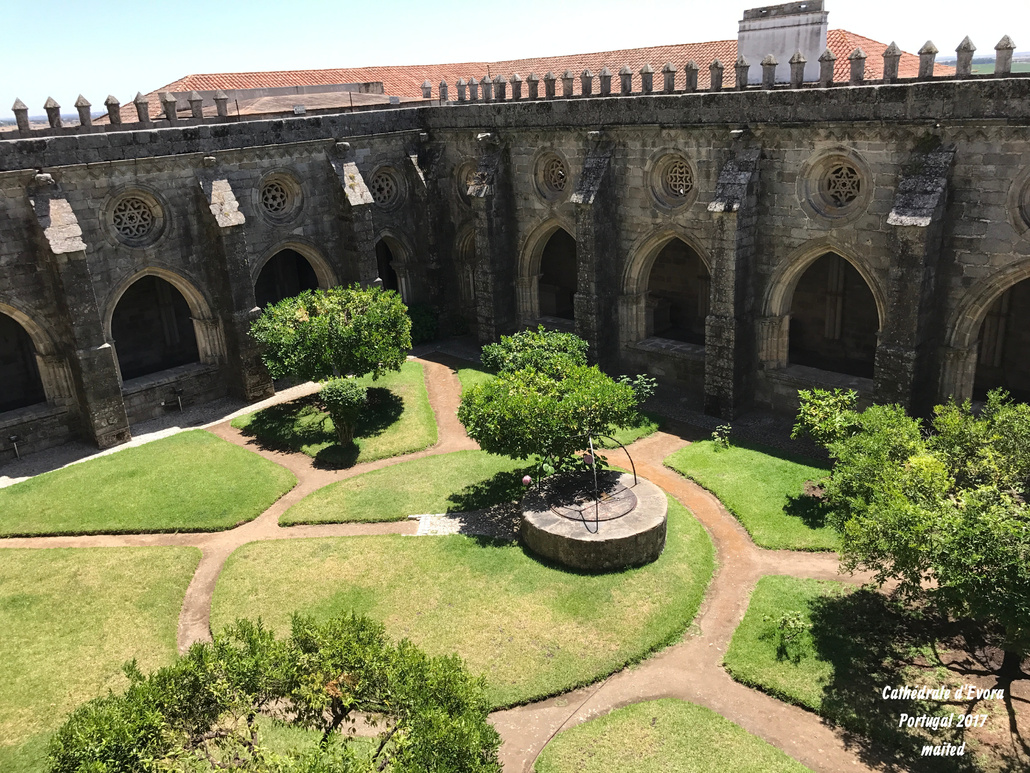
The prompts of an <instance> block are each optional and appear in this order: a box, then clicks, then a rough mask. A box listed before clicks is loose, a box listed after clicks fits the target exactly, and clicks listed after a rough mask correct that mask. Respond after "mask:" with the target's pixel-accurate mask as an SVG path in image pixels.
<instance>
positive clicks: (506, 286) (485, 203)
mask: <svg viewBox="0 0 1030 773" xmlns="http://www.w3.org/2000/svg"><path fill="white" fill-rule="evenodd" d="M550 83H551V86H552V88H553V81H551V82H550ZM479 148H480V154H479V161H478V166H477V169H476V177H475V182H473V184H472V185H471V186H469V197H470V198H471V200H472V209H473V211H474V213H475V230H476V254H477V256H478V260H479V270H478V271H477V272H476V280H475V281H476V307H477V308H476V312H477V321H478V327H477V333H478V335H479V340H480V342H482V343H488V342H490V341H496V340H497V339H498V338H499V337H500V336H501V335H502V334H507V333H512V332H514V331H515V329H516V326H517V315H516V307H515V293H513V292H512V288H513V286H514V285H515V274H516V272H515V265H516V262H517V259H518V256H517V255H516V254H515V230H516V229H515V222H516V221H515V203H514V196H513V194H512V189H511V173H510V169H511V161H510V159H509V155H508V149H507V148H506V147H504V145H503V144H502V143H501V142H500V141H499V139H498V138H497V136H496V135H495V134H491V133H485V134H482V135H480V137H479Z"/></svg>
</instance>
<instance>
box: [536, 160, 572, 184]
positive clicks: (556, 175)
mask: <svg viewBox="0 0 1030 773" xmlns="http://www.w3.org/2000/svg"><path fill="white" fill-rule="evenodd" d="M540 175H541V178H542V182H543V184H544V188H546V189H547V190H548V191H550V192H551V193H561V192H562V191H564V190H565V184H566V182H568V179H569V175H568V172H567V171H566V170H565V162H564V161H562V160H561V159H560V158H558V156H551V157H549V158H548V159H547V160H546V161H544V165H543V168H542V169H541V170H540Z"/></svg>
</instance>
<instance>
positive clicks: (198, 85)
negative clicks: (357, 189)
mask: <svg viewBox="0 0 1030 773" xmlns="http://www.w3.org/2000/svg"><path fill="white" fill-rule="evenodd" d="M826 42H827V47H828V48H829V49H830V50H831V51H833V53H834V54H836V56H837V61H836V64H835V66H834V80H836V81H843V82H847V80H848V78H849V74H850V63H849V61H848V56H849V55H850V54H851V52H852V51H854V50H855V49H856V48H859V47H860V48H861V49H862V50H863V51H864V52H865V54H866V57H867V59H866V78H867V79H868V80H879V79H880V78H882V77H883V52H884V50H885V49H886V48H887V44H886V43H880V42H878V41H875V40H871V39H870V38H866V37H863V36H861V35H856V34H855V33H853V32H849V31H847V30H830V31H829V32H828V33H827V41H826ZM714 59H719V60H720V61H721V62H722V64H723V65H724V66H725V67H726V74H725V76H724V81H723V83H724V86H725V87H726V88H730V87H732V84H733V65H734V63H735V62H736V59H737V41H736V40H715V41H710V42H707V43H680V44H675V45H668V46H651V47H649V48H626V49H619V50H616V51H600V52H596V53H589V54H567V55H564V56H550V57H536V58H530V59H507V60H502V61H497V62H457V63H451V64H426V65H399V66H395V67H389V66H387V67H348V68H340V69H327V70H274V71H270V72H236V73H205V74H194V75H187V76H186V77H184V78H180V79H179V80H177V81H174V82H172V83H169V84H168V85H166V86H162V87H161V88H159V89H155V90H154V91H152V92H150V93H149V94H147V95H146V96H147V99H148V100H149V101H150V113H151V116H152V117H155V118H156V117H158V116H160V115H161V114H162V112H161V104H160V101H159V100H158V98H157V95H158V94H159V93H161V92H163V91H175V92H183V91H193V90H196V91H207V90H214V89H225V90H230V89H255V88H268V87H284V86H285V87H289V86H322V85H333V84H340V83H366V82H377V81H381V82H382V84H383V90H384V91H385V93H386V94H389V95H394V96H400V97H409V98H421V96H422V82H423V81H425V80H429V82H430V83H432V84H433V94H434V96H436V95H437V94H438V89H439V84H440V81H441V80H446V81H447V83H448V85H449V86H450V89H451V98H452V99H454V98H456V96H457V92H456V89H455V85H454V84H455V82H456V81H457V80H458V79H459V78H464V79H465V80H466V81H468V80H470V79H471V78H476V79H477V80H480V79H482V77H483V76H484V75H487V74H490V75H491V76H496V75H498V74H503V75H504V76H505V78H507V79H508V80H509V81H510V80H511V76H512V75H513V74H514V73H516V72H517V73H519V74H520V75H521V76H522V78H523V79H525V77H526V76H527V75H529V74H530V73H531V72H535V73H536V74H537V75H538V76H540V78H541V79H543V76H544V75H545V74H546V73H547V72H548V71H551V72H553V73H554V74H555V75H556V76H557V77H558V78H559V79H560V78H561V76H562V74H563V73H564V72H565V71H566V70H571V71H572V72H573V73H574V74H575V76H576V78H575V81H574V90H573V93H575V94H580V93H581V87H580V79H579V76H580V73H582V72H583V70H586V69H589V70H590V71H591V72H593V73H594V75H595V77H596V76H597V75H598V73H600V71H601V70H602V69H603V68H604V67H608V69H609V70H610V71H611V72H612V74H613V77H612V91H613V92H614V93H618V90H619V77H618V72H619V70H620V69H621V68H622V67H623V66H625V65H628V66H629V68H630V69H631V70H633V90H634V91H639V90H640V68H642V67H643V66H644V65H645V64H650V65H651V67H652V68H653V69H654V90H655V92H660V91H662V89H663V86H664V79H663V77H662V73H661V69H662V66H663V65H664V64H665V63H666V62H672V64H673V65H674V66H675V67H676V70H677V72H676V88H677V89H682V88H683V87H684V84H685V77H686V76H685V75H684V72H683V66H684V65H685V64H686V63H687V62H688V61H691V60H693V61H694V62H695V63H696V64H697V66H698V89H700V90H705V89H707V88H709V85H710V77H709V65H711V63H712V61H713V60H714ZM751 66H752V67H756V68H757V67H758V62H751ZM918 71H919V57H918V56H916V55H915V54H909V53H903V54H902V56H901V61H900V64H899V69H898V75H899V76H900V77H902V78H914V77H915V76H916V75H917V73H918ZM935 74H936V75H939V76H940V75H954V74H955V69H954V68H953V67H946V66H944V65H940V64H938V65H937V66H936V69H935ZM598 90H599V82H598V81H597V80H596V79H595V82H594V93H598ZM556 91H557V93H558V94H559V95H561V93H562V90H561V84H560V83H559V84H558V85H557V89H556ZM543 93H544V87H543V84H542V83H541V84H540V95H541V96H543ZM525 94H526V92H525V90H524V91H523V96H525ZM509 98H510V92H509ZM298 99H300V98H299V97H298ZM122 110H123V113H122V115H123V120H125V121H127V122H134V121H135V120H136V111H135V109H134V107H133V106H132V104H131V102H130V103H127V104H125V105H123V106H122Z"/></svg>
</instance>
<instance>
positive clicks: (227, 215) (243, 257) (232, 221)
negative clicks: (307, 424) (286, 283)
mask: <svg viewBox="0 0 1030 773" xmlns="http://www.w3.org/2000/svg"><path fill="white" fill-rule="evenodd" d="M205 163H206V166H205V167H204V168H203V169H202V170H200V171H198V172H197V182H198V184H199V187H200V191H201V194H202V195H203V201H204V203H205V204H206V205H207V206H206V207H205V209H206V212H205V214H204V215H202V216H201V217H202V220H203V222H204V223H205V225H206V226H207V227H206V229H205V233H206V236H207V241H208V244H207V248H208V249H207V250H205V251H206V252H208V254H209V255H210V257H211V258H212V259H211V260H209V261H206V263H207V265H208V270H209V272H210V273H211V275H212V278H213V279H214V280H215V281H214V282H213V283H212V285H213V286H215V287H218V286H220V287H221V292H220V295H221V296H222V299H223V300H222V303H220V304H219V310H218V314H219V316H220V317H221V323H222V325H221V327H222V331H223V334H224V340H225V346H224V352H225V358H226V363H225V365H226V368H225V375H226V377H227V381H228V383H229V389H230V391H231V392H232V393H233V394H234V395H235V396H237V397H240V398H242V399H244V400H249V401H253V400H261V399H264V398H266V397H271V396H272V395H273V394H274V393H275V389H274V388H273V387H272V378H271V377H270V376H269V375H268V371H267V370H265V366H264V364H263V363H262V362H261V351H260V347H259V346H258V344H257V342H256V341H255V340H254V339H253V338H251V336H250V326H251V323H252V322H253V321H254V320H255V319H257V317H258V316H259V314H260V313H261V310H260V309H259V308H258V307H257V299H256V298H255V295H254V279H253V277H252V276H251V272H250V253H249V251H248V250H247V237H246V233H245V232H244V224H245V223H246V218H244V216H243V213H242V212H240V206H239V202H238V201H237V200H236V196H235V194H234V193H233V190H232V187H231V186H230V185H229V181H228V180H227V179H226V177H225V174H224V173H220V172H219V171H218V170H217V169H216V168H215V160H214V158H212V157H208V158H207V159H205ZM202 328H203V329H204V332H205V336H207V337H212V336H217V335H218V328H217V323H216V322H215V321H214V320H211V321H209V322H208V323H207V324H206V325H204V326H202Z"/></svg>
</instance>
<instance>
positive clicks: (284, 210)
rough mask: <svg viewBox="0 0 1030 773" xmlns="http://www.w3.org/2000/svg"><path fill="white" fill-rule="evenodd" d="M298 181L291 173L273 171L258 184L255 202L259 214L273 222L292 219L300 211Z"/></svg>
mask: <svg viewBox="0 0 1030 773" xmlns="http://www.w3.org/2000/svg"><path fill="white" fill-rule="evenodd" d="M301 198H302V197H301V192H300V183H298V182H297V180H296V179H295V178H294V176H293V175H292V174H288V173H284V172H273V173H272V174H270V175H267V176H266V177H265V178H264V179H263V180H262V181H261V184H260V185H259V186H258V193H257V203H258V205H259V209H260V210H261V214H263V215H264V216H265V217H266V218H267V219H268V220H271V221H272V222H273V223H285V222H287V221H289V220H292V219H293V218H294V216H295V215H297V213H298V212H299V211H300V205H301Z"/></svg>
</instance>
